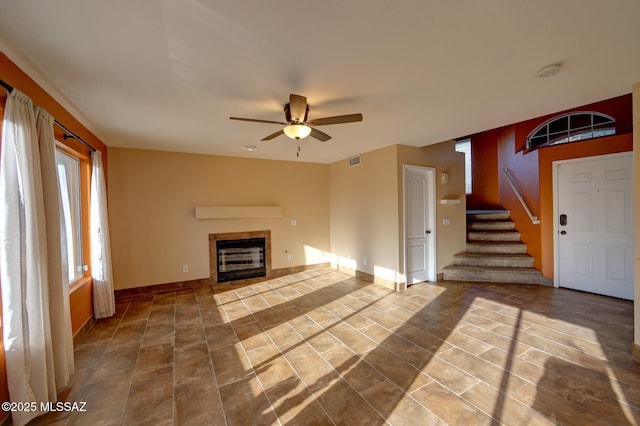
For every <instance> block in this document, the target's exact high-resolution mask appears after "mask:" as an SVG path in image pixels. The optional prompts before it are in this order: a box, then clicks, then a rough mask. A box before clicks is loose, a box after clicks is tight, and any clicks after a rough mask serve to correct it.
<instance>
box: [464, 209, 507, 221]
mask: <svg viewBox="0 0 640 426" xmlns="http://www.w3.org/2000/svg"><path fill="white" fill-rule="evenodd" d="M510 216H511V213H510V212H509V210H467V220H474V221H478V220H509V217H510Z"/></svg>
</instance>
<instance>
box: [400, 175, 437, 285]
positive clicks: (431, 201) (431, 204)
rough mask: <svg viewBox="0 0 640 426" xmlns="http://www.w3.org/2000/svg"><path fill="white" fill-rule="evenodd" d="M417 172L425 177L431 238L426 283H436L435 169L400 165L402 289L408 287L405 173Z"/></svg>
mask: <svg viewBox="0 0 640 426" xmlns="http://www.w3.org/2000/svg"><path fill="white" fill-rule="evenodd" d="M408 170H412V171H417V172H421V173H424V174H425V175H426V177H427V192H428V193H427V194H425V195H426V196H425V203H426V210H427V214H428V215H429V219H428V222H429V223H428V226H429V227H430V228H431V238H429V241H428V243H427V244H428V245H427V249H428V250H429V256H428V259H427V262H428V265H429V267H430V269H429V270H430V271H431V272H430V274H429V277H428V281H430V282H436V281H437V279H436V277H437V271H436V266H437V263H436V237H437V235H436V234H437V232H436V169H435V167H424V166H412V165H409V164H403V165H402V218H403V219H402V221H403V222H402V232H403V244H402V245H403V253H404V288H405V289H406V288H407V287H408V286H409V285H412V284H409V268H408V263H409V258H408V252H409V250H408V246H409V238H408V235H407V222H408V221H407V171H408Z"/></svg>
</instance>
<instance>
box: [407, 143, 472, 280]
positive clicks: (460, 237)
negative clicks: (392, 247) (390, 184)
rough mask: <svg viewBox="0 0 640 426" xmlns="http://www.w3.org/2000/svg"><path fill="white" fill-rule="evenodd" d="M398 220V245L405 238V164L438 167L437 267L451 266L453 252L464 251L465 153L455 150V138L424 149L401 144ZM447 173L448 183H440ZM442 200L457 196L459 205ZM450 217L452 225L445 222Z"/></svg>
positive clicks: (439, 271)
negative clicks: (403, 187)
mask: <svg viewBox="0 0 640 426" xmlns="http://www.w3.org/2000/svg"><path fill="white" fill-rule="evenodd" d="M397 161H398V171H397V173H398V178H397V181H398V189H397V191H398V194H400V197H399V200H398V219H399V223H400V228H399V229H400V232H399V236H398V238H399V243H398V244H399V246H400V247H401V248H402V247H403V244H404V243H403V238H404V233H403V229H404V200H403V198H402V193H403V189H402V186H403V180H404V178H403V167H402V166H403V165H405V164H407V165H412V166H423V167H434V168H435V169H436V263H437V265H436V268H437V272H438V273H441V272H442V269H443V268H444V267H445V266H447V265H450V264H451V262H452V260H453V255H454V254H456V253H459V252H462V251H464V250H465V245H466V241H467V237H466V231H467V217H466V195H465V192H464V154H462V153H459V152H456V150H455V141H448V142H442V143H439V144H435V145H429V146H426V147H423V148H415V147H411V146H404V145H400V146H399V147H398V160H397ZM443 172H446V173H448V175H449V177H448V179H449V180H448V182H447V183H446V184H443V183H441V180H440V177H441V173H443ZM442 199H458V200H460V204H441V203H440V200H442ZM445 218H448V219H449V220H450V221H451V225H443V219H445ZM399 262H400V265H401V266H400V271H401V272H404V250H400V259H399Z"/></svg>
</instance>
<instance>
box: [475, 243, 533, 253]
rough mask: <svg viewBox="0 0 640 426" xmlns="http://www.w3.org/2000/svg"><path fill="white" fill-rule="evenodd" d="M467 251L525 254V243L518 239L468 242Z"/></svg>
mask: <svg viewBox="0 0 640 426" xmlns="http://www.w3.org/2000/svg"><path fill="white" fill-rule="evenodd" d="M466 251H467V253H492V254H526V253H527V245H526V244H525V243H523V242H519V241H507V242H486V241H485V242H482V241H474V242H468V243H467V246H466Z"/></svg>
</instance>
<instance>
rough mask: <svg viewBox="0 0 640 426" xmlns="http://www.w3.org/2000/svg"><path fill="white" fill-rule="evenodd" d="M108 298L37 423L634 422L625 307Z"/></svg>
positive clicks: (345, 291)
mask: <svg viewBox="0 0 640 426" xmlns="http://www.w3.org/2000/svg"><path fill="white" fill-rule="evenodd" d="M163 291H164V292H163V293H161V294H155V295H154V294H149V295H135V296H131V295H129V296H126V297H122V298H118V304H117V313H116V315H115V316H114V317H113V318H110V319H106V320H99V321H98V322H97V323H96V325H95V326H94V327H93V329H92V330H91V331H90V332H89V333H88V334H87V335H86V336H85V338H84V339H83V340H82V342H81V343H80V344H79V345H78V347H77V348H76V373H75V374H74V375H73V376H72V377H71V382H70V383H69V385H68V386H67V387H65V388H64V389H61V390H60V393H59V398H60V399H61V400H66V401H70V400H72V401H86V402H87V409H88V411H87V412H86V413H51V414H48V415H46V416H42V417H40V418H39V419H37V421H34V422H33V424H34V425H41V424H59V425H66V424H87V425H92V426H93V425H101V424H104V425H110V424H114V425H116V424H117V425H124V424H127V425H129V424H137V425H142V424H152V425H154V426H156V425H171V424H178V425H212V424H213V425H217V424H220V425H233V424H278V423H280V424H291V425H298V424H300V425H307V424H318V425H324V424H385V423H388V424H394V425H402V424H421V425H422V424H430V425H431V424H433V425H439V424H452V425H453V424H465V425H467V424H473V425H482V424H506V425H511V424H518V425H520V424H535V425H537V424H543V425H544V424H589V425H599V424H634V423H639V422H640V391H638V389H640V364H637V363H635V362H634V361H633V360H632V359H631V356H630V354H629V344H630V342H631V341H632V340H633V327H632V324H633V304H632V303H631V302H627V301H621V300H616V299H612V298H606V297H600V296H596V295H590V294H586V293H580V292H573V291H570V290H564V289H555V288H549V287H542V286H519V285H509V284H477V283H464V282H455V283H449V282H439V283H435V284H431V283H424V284H418V285H414V286H412V287H410V288H409V289H408V290H406V291H402V292H393V291H390V290H389V289H386V288H383V287H380V286H376V285H370V284H366V283H364V282H363V281H359V280H357V279H355V278H353V277H350V276H348V275H346V274H344V273H342V272H337V271H335V270H332V269H330V268H323V269H318V270H314V271H308V272H305V273H297V274H292V275H288V276H283V277H279V278H276V279H272V280H267V281H263V282H257V283H255V284H249V285H247V284H245V285H236V284H234V283H225V284H215V285H212V286H207V285H204V286H201V287H196V288H185V289H181V288H180V286H178V285H174V286H165V287H163Z"/></svg>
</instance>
